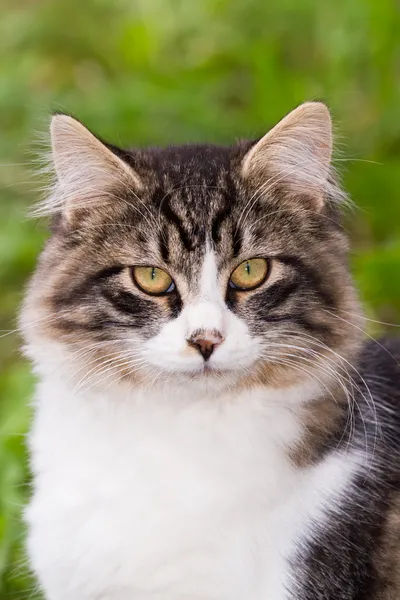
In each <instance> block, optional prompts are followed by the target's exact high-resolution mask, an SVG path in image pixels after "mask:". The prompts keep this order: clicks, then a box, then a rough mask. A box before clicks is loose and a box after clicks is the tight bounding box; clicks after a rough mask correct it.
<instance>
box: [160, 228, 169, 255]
mask: <svg viewBox="0 0 400 600" xmlns="http://www.w3.org/2000/svg"><path fill="white" fill-rule="evenodd" d="M158 247H159V250H160V254H161V257H162V259H163V261H164V262H165V263H168V262H169V245H168V230H167V228H166V227H165V228H163V230H162V231H160V234H159V239H158Z"/></svg>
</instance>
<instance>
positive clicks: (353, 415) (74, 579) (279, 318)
mask: <svg viewBox="0 0 400 600" xmlns="http://www.w3.org/2000/svg"><path fill="white" fill-rule="evenodd" d="M51 133H52V149H53V150H52V158H53V163H54V169H55V173H56V180H55V184H54V188H53V190H52V191H51V193H50V194H49V197H48V198H47V199H46V201H45V202H44V203H43V204H42V205H41V206H40V207H39V212H41V214H50V215H51V220H52V221H51V231H52V233H51V237H50V239H49V240H48V242H47V245H46V248H45V249H44V251H43V254H42V256H41V257H40V260H39V265H38V268H37V271H36V273H35V275H34V277H33V279H32V282H31V284H30V286H29V289H28V293H27V297H26V300H25V304H24V307H23V311H22V317H21V324H22V329H23V332H24V337H25V341H26V353H27V354H28V356H29V357H30V358H31V360H32V362H33V364H34V369H35V372H36V373H37V376H38V385H37V389H36V393H35V419H34V423H33V427H32V431H31V435H30V450H31V465H32V470H33V476H34V486H33V496H32V499H31V502H30V504H29V506H28V508H27V511H26V519H27V522H28V525H29V539H28V551H29V556H30V560H31V564H32V567H33V569H34V571H35V573H36V574H37V576H38V579H39V582H40V585H41V586H42V588H43V590H44V593H45V596H46V598H47V599H48V600H291V599H293V600H294V599H296V600H367V599H371V600H378V599H379V600H397V599H398V598H400V576H399V571H400V561H399V557H400V536H399V533H400V524H399V523H400V521H399V515H400V512H399V505H400V492H399V490H400V483H399V479H400V467H399V456H400V441H399V436H400V416H399V415H400V392H399V385H398V383H399V370H398V364H397V361H396V360H395V358H394V356H393V355H394V354H396V353H397V354H398V350H397V348H396V346H395V345H393V344H392V345H390V344H386V342H382V343H379V345H375V346H374V345H373V344H367V343H366V342H365V341H364V340H363V335H362V331H363V318H362V314H361V311H360V308H359V304H358V301H357V296H356V293H355V290H354V287H353V284H352V280H351V276H350V274H349V270H348V265H347V250H348V244H347V240H346V237H345V234H344V232H343V229H342V226H341V222H340V206H341V204H343V201H345V195H344V194H343V192H342V191H341V189H340V187H339V186H338V183H337V180H336V178H335V176H334V173H333V172H332V168H331V166H330V162H331V150H332V134H331V123H330V117H329V113H328V110H327V108H326V107H325V106H324V105H323V104H319V103H307V104H304V105H302V106H300V107H299V108H297V109H296V110H294V111H293V112H292V113H290V114H289V115H288V116H287V117H286V118H285V119H283V121H281V122H280V123H279V124H278V125H277V126H276V127H275V128H274V129H272V130H271V131H270V132H269V133H267V134H266V135H265V136H264V137H263V138H261V140H259V141H256V142H240V143H237V144H236V145H234V146H232V147H228V148H224V147H217V146H211V145H193V146H183V147H170V148H165V149H159V148H152V149H147V150H139V149H136V150H121V149H119V148H116V147H114V146H111V145H109V144H105V143H103V142H102V141H101V140H100V139H98V138H97V137H95V136H94V135H93V134H91V133H90V132H89V131H88V130H87V129H86V128H85V127H84V126H83V125H82V124H81V123H79V122H78V121H76V120H74V119H73V118H71V117H69V116H66V115H55V116H54V117H53V121H52V127H51ZM253 257H263V258H265V259H267V260H268V265H269V276H268V278H267V279H266V281H265V283H263V285H261V286H260V287H258V288H257V289H254V290H252V291H247V292H243V291H238V290H235V289H232V288H231V287H230V286H229V285H228V280H229V277H230V274H231V273H232V271H233V270H234V269H235V268H236V267H237V266H238V265H239V264H240V263H241V262H242V261H244V260H247V259H250V258H253ZM140 265H155V266H157V267H158V268H161V269H163V270H165V271H167V272H168V274H169V275H170V276H171V277H172V279H173V281H174V282H175V289H174V292H173V293H171V294H166V295H162V296H149V295H147V294H145V293H144V292H143V291H142V290H140V289H139V288H137V287H136V286H135V283H134V281H133V279H132V277H131V272H132V267H134V266H140ZM193 335H197V336H199V335H200V336H201V337H202V338H204V339H205V340H209V342H210V343H211V342H212V341H213V340H215V339H217V340H218V344H215V348H214V351H213V352H212V354H211V356H210V357H209V358H208V359H207V360H205V359H204V357H203V356H202V355H201V353H200V352H198V351H197V349H196V347H194V345H193V344H192V343H190V340H191V339H192V338H193Z"/></svg>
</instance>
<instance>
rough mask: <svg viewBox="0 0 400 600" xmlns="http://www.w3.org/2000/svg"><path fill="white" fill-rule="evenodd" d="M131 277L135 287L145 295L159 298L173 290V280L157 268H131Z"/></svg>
mask: <svg viewBox="0 0 400 600" xmlns="http://www.w3.org/2000/svg"><path fill="white" fill-rule="evenodd" d="M132 277H133V281H134V282H135V283H136V285H137V287H138V288H139V289H140V290H142V292H145V293H146V294H152V295H154V296H160V295H161V294H169V293H170V292H173V291H174V289H175V283H174V281H173V279H172V278H171V277H170V276H169V275H168V273H166V272H165V271H163V270H162V269H159V268H158V267H133V268H132Z"/></svg>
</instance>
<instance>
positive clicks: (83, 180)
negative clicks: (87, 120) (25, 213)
mask: <svg viewBox="0 0 400 600" xmlns="http://www.w3.org/2000/svg"><path fill="white" fill-rule="evenodd" d="M50 132H51V147H52V153H51V158H52V163H53V168H54V170H55V174H56V182H55V186H54V189H53V191H52V194H51V195H50V197H49V198H48V199H47V200H46V201H45V203H44V204H43V205H42V207H39V210H38V212H39V213H40V211H41V212H42V214H43V213H47V214H49V213H50V214H51V213H55V212H62V213H63V214H64V215H65V216H66V217H67V219H68V220H73V217H74V215H76V214H77V212H79V211H80V210H81V209H95V208H96V207H100V206H102V205H103V206H104V205H105V204H110V203H112V202H113V201H115V199H116V197H117V196H118V192H121V190H122V192H124V191H126V190H129V189H131V190H138V189H140V188H141V187H142V183H141V181H140V179H139V176H138V175H137V174H136V172H135V171H134V170H133V168H132V167H131V166H130V165H129V164H128V163H127V162H125V160H123V159H122V158H120V157H119V156H118V155H117V154H116V153H115V152H113V150H111V148H110V147H108V146H107V145H106V144H104V143H103V142H102V141H100V140H99V139H98V138H97V137H96V136H95V135H93V134H92V133H91V132H90V131H89V130H88V129H87V128H86V127H85V126H84V125H82V123H80V122H79V121H77V120H76V119H74V118H72V117H70V116H68V115H64V114H57V115H54V116H53V118H52V121H51V127H50Z"/></svg>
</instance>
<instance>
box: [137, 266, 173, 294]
mask: <svg viewBox="0 0 400 600" xmlns="http://www.w3.org/2000/svg"><path fill="white" fill-rule="evenodd" d="M135 269H158V270H159V271H162V272H163V273H166V275H168V277H169V278H170V279H171V283H170V285H169V287H168V288H167V289H166V290H164V291H163V292H149V291H148V290H145V289H144V288H143V287H142V286H141V285H140V283H139V282H138V280H137V278H136V276H135ZM129 272H130V275H131V279H132V282H133V283H134V284H135V286H136V287H137V289H138V290H139V291H140V292H143V294H146V296H156V297H157V296H170V295H171V294H173V293H174V292H177V288H176V283H175V281H174V280H173V278H172V277H171V275H170V274H169V273H168V271H166V270H165V269H162V268H161V267H158V266H157V265H133V266H131V267H129Z"/></svg>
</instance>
